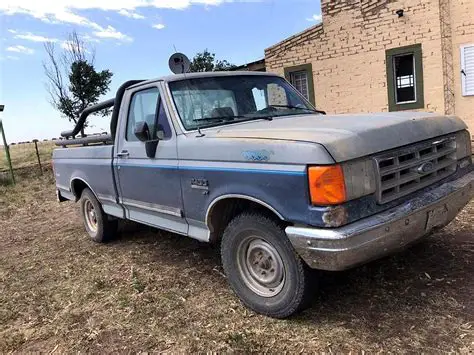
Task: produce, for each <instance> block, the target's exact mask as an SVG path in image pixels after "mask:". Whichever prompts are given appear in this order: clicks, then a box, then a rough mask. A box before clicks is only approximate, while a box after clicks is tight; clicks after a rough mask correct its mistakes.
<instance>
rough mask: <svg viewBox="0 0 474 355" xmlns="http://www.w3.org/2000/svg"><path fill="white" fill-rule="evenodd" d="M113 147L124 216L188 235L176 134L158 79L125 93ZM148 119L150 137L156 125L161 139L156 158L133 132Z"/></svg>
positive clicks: (154, 136) (155, 135)
mask: <svg viewBox="0 0 474 355" xmlns="http://www.w3.org/2000/svg"><path fill="white" fill-rule="evenodd" d="M123 102H124V104H123V105H122V107H121V113H120V122H119V129H118V132H117V140H116V142H117V143H116V149H115V166H114V169H115V172H116V176H117V178H118V181H117V183H118V187H119V198H120V203H121V204H122V205H123V206H124V208H125V211H126V215H127V218H128V219H130V220H133V221H137V222H140V223H144V224H148V225H151V226H154V227H158V228H161V229H166V230H169V231H172V232H176V233H181V234H187V231H188V225H187V223H186V220H185V218H183V201H182V198H181V184H180V178H179V174H178V157H177V150H176V134H175V132H174V130H173V129H172V128H171V127H172V125H171V122H170V120H169V115H168V113H167V107H166V105H165V104H164V100H162V94H161V92H160V88H159V84H158V83H155V84H150V85H148V86H140V87H138V88H132V89H130V90H127V91H126V92H125V95H124V98H123ZM144 121H145V122H147V124H148V127H149V129H150V134H151V135H152V139H154V138H156V137H157V134H156V130H157V127H158V125H160V127H161V128H162V131H163V135H164V138H163V139H161V140H160V141H159V143H158V147H157V149H156V156H155V158H148V157H147V154H146V150H145V143H144V142H141V141H139V140H138V138H137V137H136V136H135V133H134V131H135V127H136V125H137V124H138V123H140V122H144Z"/></svg>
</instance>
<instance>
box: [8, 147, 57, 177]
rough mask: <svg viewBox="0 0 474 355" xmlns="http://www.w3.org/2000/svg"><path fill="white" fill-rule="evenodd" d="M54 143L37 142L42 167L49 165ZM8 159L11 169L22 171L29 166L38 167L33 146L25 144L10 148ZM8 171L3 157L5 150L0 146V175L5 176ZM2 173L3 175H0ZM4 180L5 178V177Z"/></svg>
mask: <svg viewBox="0 0 474 355" xmlns="http://www.w3.org/2000/svg"><path fill="white" fill-rule="evenodd" d="M54 147H55V146H54V142H53V141H47V142H38V152H39V156H40V161H41V164H42V165H45V166H46V165H49V164H50V163H51V154H52V151H53V149H54ZM10 157H11V160H12V165H13V169H14V170H17V169H20V170H21V169H23V168H25V167H30V166H38V158H37V157H36V151H35V144H34V143H25V144H16V145H11V146H10ZM7 170H8V162H7V158H6V155H5V148H4V147H3V146H0V174H1V175H6V173H5V172H6V171H7ZM2 172H3V173H2ZM0 178H2V176H0ZM5 178H6V177H5Z"/></svg>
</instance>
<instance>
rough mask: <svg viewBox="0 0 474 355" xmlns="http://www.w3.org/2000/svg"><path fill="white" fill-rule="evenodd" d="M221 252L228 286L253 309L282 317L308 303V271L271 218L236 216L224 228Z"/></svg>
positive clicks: (311, 286)
mask: <svg viewBox="0 0 474 355" xmlns="http://www.w3.org/2000/svg"><path fill="white" fill-rule="evenodd" d="M221 255H222V264H223V267H224V271H225V273H226V275H227V278H228V280H229V283H230V286H231V287H232V289H233V290H234V292H235V293H236V294H237V296H238V297H239V298H240V299H241V300H242V302H243V303H244V304H245V305H246V306H247V307H249V308H251V309H252V310H254V311H255V312H257V313H261V314H264V315H268V316H271V317H275V318H286V317H289V316H290V315H292V314H294V313H296V312H298V311H301V310H303V309H304V308H306V307H307V306H308V305H309V304H310V301H311V296H312V291H313V289H314V287H313V284H312V283H311V276H312V275H311V271H310V270H309V268H308V267H307V266H306V264H305V263H304V262H303V261H302V260H301V258H300V257H299V256H298V255H297V254H296V252H295V251H294V249H293V247H292V245H291V243H290V241H289V240H288V237H287V236H286V234H285V232H284V230H283V228H282V227H281V226H280V225H279V224H278V223H277V222H276V221H274V220H272V219H271V218H268V217H266V216H263V215H261V214H250V213H244V214H241V215H239V216H237V217H236V218H235V219H233V220H232V221H231V222H230V224H229V225H228V226H227V228H226V230H225V232H224V236H223V238H222V245H221Z"/></svg>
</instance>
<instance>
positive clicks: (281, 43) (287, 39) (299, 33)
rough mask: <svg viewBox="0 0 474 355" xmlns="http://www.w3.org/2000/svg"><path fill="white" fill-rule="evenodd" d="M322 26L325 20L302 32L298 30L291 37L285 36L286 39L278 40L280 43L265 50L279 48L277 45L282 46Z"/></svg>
mask: <svg viewBox="0 0 474 355" xmlns="http://www.w3.org/2000/svg"><path fill="white" fill-rule="evenodd" d="M322 27H323V22H320V23H318V24H316V25H313V26H311V27H309V28H307V29H305V30H303V31H301V32H298V33H297V34H294V35H293V36H291V37H288V38H285V39H284V40H282V41H280V42H278V43H276V44H274V45H272V46H270V47H268V48H266V49H265V52H268V51H271V50H273V49H275V48H277V47H280V46H281V45H284V44H287V43H289V42H291V41H292V40H294V39H297V38H298V37H301V36H304V35H305V34H307V33H310V32H312V31H314V30H318V29H319V28H322Z"/></svg>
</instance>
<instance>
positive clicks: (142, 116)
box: [126, 88, 159, 142]
mask: <svg viewBox="0 0 474 355" xmlns="http://www.w3.org/2000/svg"><path fill="white" fill-rule="evenodd" d="M158 98H159V91H158V88H151V89H148V90H143V91H139V92H137V93H135V94H134V95H133V97H132V102H131V104H130V111H129V113H128V122H127V134H126V138H127V141H132V142H134V141H138V138H137V137H136V136H135V134H134V131H135V126H136V124H137V123H139V122H143V121H146V123H147V124H148V128H149V129H150V132H155V115H156V104H157V103H158Z"/></svg>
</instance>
